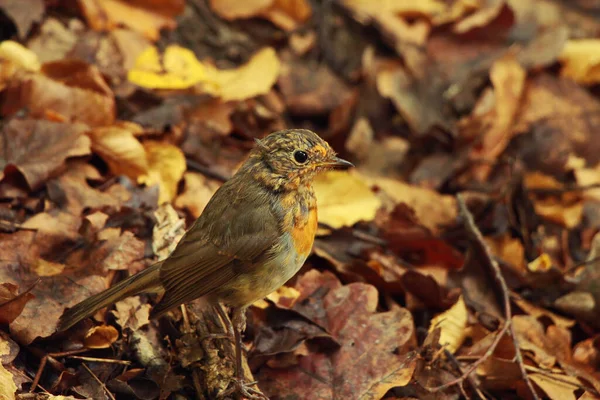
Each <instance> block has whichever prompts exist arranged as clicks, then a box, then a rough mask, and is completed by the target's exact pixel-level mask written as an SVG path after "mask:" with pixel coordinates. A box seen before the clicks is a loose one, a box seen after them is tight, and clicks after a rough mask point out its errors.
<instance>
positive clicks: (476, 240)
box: [425, 194, 540, 400]
mask: <svg viewBox="0 0 600 400" xmlns="http://www.w3.org/2000/svg"><path fill="white" fill-rule="evenodd" d="M456 197H457V201H458V207H459V210H460V215H461V217H462V219H463V223H464V225H465V228H466V230H467V233H468V234H469V236H470V238H471V240H472V242H473V244H475V245H477V246H478V247H479V250H480V252H481V253H482V254H483V255H484V256H485V261H486V262H487V264H488V266H489V267H490V268H491V270H492V272H493V273H494V279H495V281H496V282H497V283H498V285H499V286H500V290H501V292H502V300H503V305H504V319H505V321H504V324H503V326H502V329H500V331H499V332H498V334H497V335H496V337H495V338H494V341H493V342H492V344H491V345H490V347H489V348H488V349H487V351H486V352H485V354H484V355H483V356H481V358H479V359H478V360H477V361H475V362H474V363H473V364H471V365H470V366H469V368H467V370H466V371H465V372H464V373H463V374H462V375H461V376H460V377H458V378H456V379H454V380H452V381H450V382H447V383H445V384H443V385H440V386H436V387H433V388H427V387H426V388H425V389H427V390H428V391H430V392H432V393H435V392H439V391H441V390H444V389H447V388H449V387H451V386H454V385H458V384H461V383H462V382H464V381H465V380H467V379H468V377H469V375H471V373H473V371H475V369H476V368H477V367H478V366H479V365H481V364H482V363H483V362H484V361H486V360H487V359H489V358H490V357H491V356H492V354H493V353H494V351H495V350H496V347H497V346H498V344H499V343H500V339H502V337H503V336H504V335H505V334H506V332H507V331H508V332H510V335H511V337H512V340H513V343H514V347H515V360H516V362H517V364H518V365H519V369H520V371H521V375H522V376H523V380H524V381H525V384H526V385H527V387H528V389H529V391H530V392H531V395H532V397H533V399H534V400H540V398H539V397H538V395H537V393H536V391H535V389H534V388H533V385H532V384H531V381H530V380H529V376H528V375H527V371H526V370H525V365H524V363H523V357H522V355H521V350H520V348H519V343H518V341H517V338H516V336H515V334H514V330H513V329H512V323H511V321H512V311H511V306H510V291H509V290H508V285H507V284H506V281H505V280H504V276H503V275H502V271H501V270H500V266H499V265H498V262H497V261H496V260H495V259H494V257H492V254H491V252H490V249H489V247H488V246H487V244H486V242H485V240H484V239H483V235H482V234H481V231H480V230H479V228H477V225H476V224H475V220H474V218H473V214H471V212H470V211H469V209H468V208H467V205H466V203H465V201H464V199H463V197H462V196H461V195H460V194H458V195H457V196H456Z"/></svg>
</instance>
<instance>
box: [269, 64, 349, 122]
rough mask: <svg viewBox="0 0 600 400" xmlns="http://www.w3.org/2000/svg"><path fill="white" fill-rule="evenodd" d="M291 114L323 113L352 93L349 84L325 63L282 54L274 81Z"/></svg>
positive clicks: (345, 99)
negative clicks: (280, 66) (281, 63)
mask: <svg viewBox="0 0 600 400" xmlns="http://www.w3.org/2000/svg"><path fill="white" fill-rule="evenodd" d="M277 83H278V86H279V89H280V90H281V94H282V95H283V100H284V101H285V103H286V104H287V107H288V109H289V111H290V112H291V113H293V114H294V115H301V116H302V115H315V114H317V115H326V114H328V113H330V112H331V111H332V110H333V109H335V108H336V107H338V106H340V105H341V104H344V102H346V101H348V99H349V98H350V97H351V96H352V91H351V89H350V88H349V87H348V85H347V84H346V83H345V82H344V81H343V80H342V79H340V78H339V77H338V76H337V75H336V74H334V73H333V72H332V71H331V69H330V68H328V67H327V65H326V64H323V63H316V62H314V61H305V60H303V59H301V58H292V57H291V56H289V55H285V56H284V64H283V66H282V68H281V74H280V76H279V79H278V81H277Z"/></svg>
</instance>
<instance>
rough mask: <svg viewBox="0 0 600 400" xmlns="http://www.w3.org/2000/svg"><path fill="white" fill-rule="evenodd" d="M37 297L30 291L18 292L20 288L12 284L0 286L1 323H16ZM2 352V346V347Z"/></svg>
mask: <svg viewBox="0 0 600 400" xmlns="http://www.w3.org/2000/svg"><path fill="white" fill-rule="evenodd" d="M34 297H35V296H34V295H32V294H31V292H30V291H24V292H22V293H19V292H18V287H17V286H16V285H13V284H11V283H3V284H1V285H0V323H2V324H10V323H11V322H12V321H14V320H15V319H16V318H17V317H18V316H19V314H21V311H23V308H24V307H25V304H27V302H28V301H29V300H31V299H32V298H34ZM0 350H1V346H0Z"/></svg>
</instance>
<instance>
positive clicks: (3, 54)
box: [0, 40, 41, 72]
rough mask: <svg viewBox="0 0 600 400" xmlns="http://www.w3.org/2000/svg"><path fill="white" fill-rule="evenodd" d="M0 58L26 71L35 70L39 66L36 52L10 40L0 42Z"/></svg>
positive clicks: (37, 69)
mask: <svg viewBox="0 0 600 400" xmlns="http://www.w3.org/2000/svg"><path fill="white" fill-rule="evenodd" d="M0 59H4V60H9V61H11V62H12V63H13V64H15V65H17V66H18V67H19V68H22V69H24V70H26V71H33V72H37V71H39V70H40V67H41V65H40V61H39V60H38V56H37V54H35V53H34V52H33V51H31V50H29V49H28V48H27V47H24V46H23V45H21V44H19V43H17V42H13V41H12V40H5V41H4V42H2V43H0Z"/></svg>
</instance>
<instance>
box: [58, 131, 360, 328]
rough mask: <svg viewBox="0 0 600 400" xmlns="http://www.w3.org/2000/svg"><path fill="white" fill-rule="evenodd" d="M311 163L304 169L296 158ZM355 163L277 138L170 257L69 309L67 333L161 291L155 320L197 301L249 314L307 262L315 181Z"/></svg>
mask: <svg viewBox="0 0 600 400" xmlns="http://www.w3.org/2000/svg"><path fill="white" fill-rule="evenodd" d="M297 151H303V152H305V153H306V155H307V156H308V159H307V161H306V162H305V163H300V162H298V161H297V160H296V159H295V156H294V155H295V152H297ZM349 165H351V164H349V163H347V162H345V161H343V160H340V159H338V158H337V157H336V154H335V152H334V151H333V150H332V149H331V147H330V146H329V145H328V144H327V142H325V141H324V140H323V139H321V138H320V137H319V136H318V135H317V134H316V133H314V132H311V131H309V130H303V129H292V130H285V131H279V132H275V133H272V134H270V135H268V136H267V137H265V138H264V139H262V140H259V141H257V145H256V146H255V148H254V149H253V150H252V151H251V152H250V154H249V156H248V158H247V160H246V161H245V162H244V164H243V165H242V166H241V167H240V169H239V170H238V172H237V173H236V174H235V175H234V176H233V177H232V178H231V179H230V180H229V181H227V182H226V183H225V184H223V185H222V186H221V187H220V188H219V190H217V192H216V193H215V194H214V195H213V197H212V199H211V200H210V201H209V203H208V204H207V206H206V207H205V209H204V212H203V213H202V215H201V216H200V217H199V218H198V219H197V220H196V222H195V223H194V224H193V226H192V227H191V228H190V229H189V230H188V232H187V233H186V234H185V235H184V237H183V238H182V240H181V241H180V242H179V244H178V245H177V247H176V249H175V250H174V251H173V253H172V254H171V255H170V256H169V257H168V258H167V259H166V260H164V261H162V262H160V263H157V264H154V265H153V266H151V267H149V268H147V269H146V270H144V271H142V272H140V273H139V274H137V275H134V276H132V277H130V278H128V279H126V280H124V281H122V282H120V283H118V284H117V285H114V286H113V287H111V288H110V289H108V290H106V291H104V292H102V293H99V294H97V295H95V296H92V297H90V298H89V299H87V300H85V301H83V302H82V303H80V304H78V305H76V306H75V307H73V308H71V309H69V310H67V312H65V314H64V315H63V317H62V318H61V321H60V324H59V329H60V330H63V329H67V328H69V327H70V326H72V325H74V324H75V323H77V322H78V321H80V320H81V319H83V318H85V317H87V316H90V315H92V314H93V313H94V312H95V311H97V310H98V309H100V308H103V307H105V306H107V305H110V304H111V303H114V302H116V301H118V300H120V299H122V298H124V297H128V296H131V295H134V294H138V293H141V292H147V291H155V290H157V289H158V290H160V291H163V292H164V296H163V297H162V299H161V300H160V302H159V303H158V304H157V305H156V306H155V307H154V308H153V310H152V314H151V316H153V317H157V316H159V315H161V314H163V313H164V312H166V311H168V310H170V309H171V308H173V307H175V306H178V305H180V304H182V303H185V302H189V301H191V300H193V299H196V298H198V297H206V298H207V299H209V300H210V301H211V302H222V303H225V304H227V305H230V306H232V307H236V308H244V307H246V306H248V305H249V304H251V303H253V302H254V301H256V300H259V299H261V298H263V297H265V296H266V295H267V294H269V293H270V292H272V291H274V290H276V289H277V288H278V287H280V286H281V285H283V284H284V283H285V282H286V281H287V280H289V279H290V278H291V277H292V276H293V275H294V274H295V273H296V272H297V271H298V270H299V269H300V267H301V266H302V264H303V263H304V262H305V260H306V258H307V257H308V255H309V253H310V251H311V248H312V245H313V241H314V236H315V232H316V229H317V203H316V199H315V195H314V191H313V188H312V184H311V183H312V180H313V178H314V176H315V175H316V174H317V173H318V172H320V171H322V170H325V169H328V168H333V167H336V166H349Z"/></svg>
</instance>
